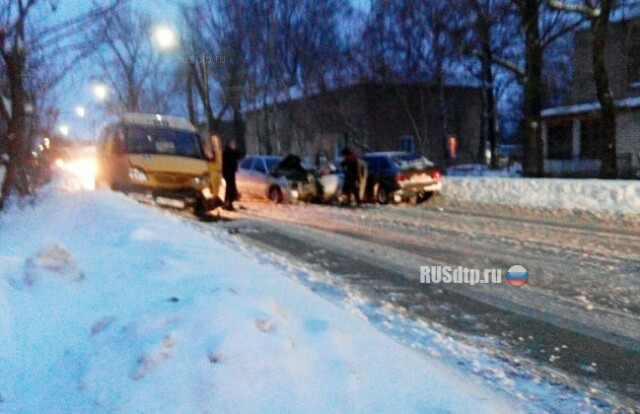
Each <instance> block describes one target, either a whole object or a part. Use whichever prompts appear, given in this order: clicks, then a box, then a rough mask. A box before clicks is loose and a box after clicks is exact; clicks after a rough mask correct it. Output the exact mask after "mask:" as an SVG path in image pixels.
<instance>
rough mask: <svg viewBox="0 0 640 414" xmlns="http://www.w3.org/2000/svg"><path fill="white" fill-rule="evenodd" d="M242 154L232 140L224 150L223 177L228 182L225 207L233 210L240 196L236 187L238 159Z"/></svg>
mask: <svg viewBox="0 0 640 414" xmlns="http://www.w3.org/2000/svg"><path fill="white" fill-rule="evenodd" d="M240 158H242V157H241V155H240V151H238V149H237V146H236V142H235V141H230V142H229V143H228V144H227V146H226V147H225V149H224V151H223V152H222V177H223V178H224V181H225V182H226V184H227V187H226V191H225V193H224V208H225V210H229V211H232V210H233V209H234V208H233V202H234V200H235V199H236V198H237V197H238V190H237V188H236V171H237V170H238V161H239V160H240Z"/></svg>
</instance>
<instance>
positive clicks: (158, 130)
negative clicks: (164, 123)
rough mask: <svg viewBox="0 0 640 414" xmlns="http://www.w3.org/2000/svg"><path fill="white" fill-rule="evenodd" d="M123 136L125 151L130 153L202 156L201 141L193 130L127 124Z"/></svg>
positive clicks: (201, 157)
mask: <svg viewBox="0 0 640 414" xmlns="http://www.w3.org/2000/svg"><path fill="white" fill-rule="evenodd" d="M125 137H126V145H127V152H128V153H130V154H162V155H174V156H179V157H189V158H198V159H203V158H204V151H203V148H202V142H201V140H200V137H199V135H198V134H197V133H195V132H191V131H185V130H180V129H173V128H163V127H147V126H128V127H127V128H126V130H125Z"/></svg>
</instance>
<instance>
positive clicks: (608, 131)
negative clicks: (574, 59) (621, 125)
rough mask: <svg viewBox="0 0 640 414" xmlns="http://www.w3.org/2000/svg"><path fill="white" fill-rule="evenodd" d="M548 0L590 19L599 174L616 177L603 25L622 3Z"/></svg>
mask: <svg viewBox="0 0 640 414" xmlns="http://www.w3.org/2000/svg"><path fill="white" fill-rule="evenodd" d="M547 2H548V4H549V5H550V6H551V7H553V8H555V9H557V10H561V11H565V12H569V13H577V14H579V15H581V16H584V17H585V18H586V19H587V20H588V21H589V22H590V23H591V35H592V41H591V51H592V54H593V56H592V59H593V63H592V64H593V75H594V80H595V83H596V92H597V95H598V101H599V102H600V125H601V129H600V132H601V137H602V166H601V169H600V177H601V178H617V176H618V161H617V159H618V158H617V154H616V135H617V132H616V106H615V100H614V96H613V92H612V91H611V87H610V82H609V72H608V70H607V64H606V63H607V62H606V48H607V29H608V27H609V20H610V18H611V14H612V13H613V11H614V10H615V9H616V8H617V7H618V6H621V5H622V1H621V0H579V1H575V2H570V1H561V0H547Z"/></svg>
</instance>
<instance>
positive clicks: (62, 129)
mask: <svg viewBox="0 0 640 414" xmlns="http://www.w3.org/2000/svg"><path fill="white" fill-rule="evenodd" d="M58 131H60V134H62V136H63V137H68V136H69V127H68V126H66V125H60V128H58Z"/></svg>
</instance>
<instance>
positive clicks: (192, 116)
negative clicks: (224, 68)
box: [185, 71, 209, 133]
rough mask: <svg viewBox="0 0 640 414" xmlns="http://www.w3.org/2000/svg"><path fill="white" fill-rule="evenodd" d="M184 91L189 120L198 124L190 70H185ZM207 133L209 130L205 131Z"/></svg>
mask: <svg viewBox="0 0 640 414" xmlns="http://www.w3.org/2000/svg"><path fill="white" fill-rule="evenodd" d="M185 92H186V94H187V112H188V114H189V121H191V123H192V124H193V125H195V126H197V125H198V115H197V114H196V103H195V102H194V100H193V75H192V74H191V71H187V79H186V85H185ZM207 133H209V131H207Z"/></svg>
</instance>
